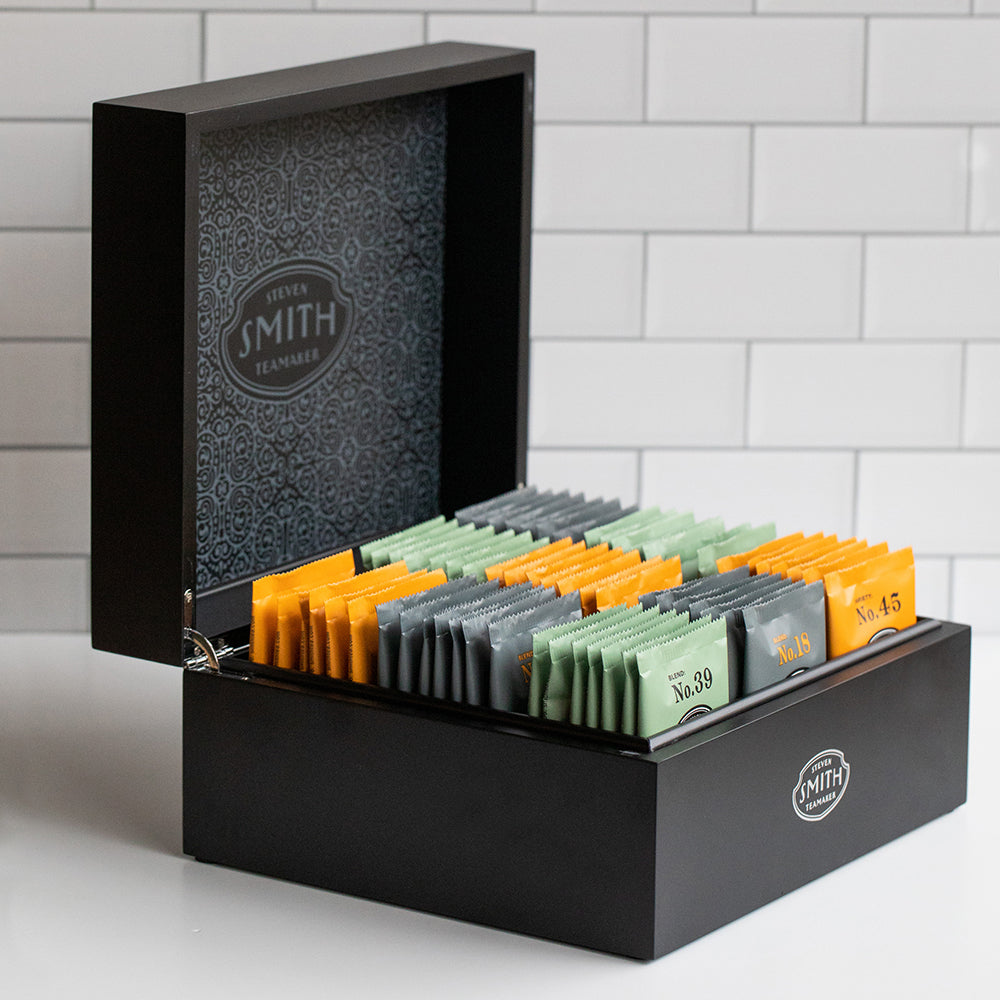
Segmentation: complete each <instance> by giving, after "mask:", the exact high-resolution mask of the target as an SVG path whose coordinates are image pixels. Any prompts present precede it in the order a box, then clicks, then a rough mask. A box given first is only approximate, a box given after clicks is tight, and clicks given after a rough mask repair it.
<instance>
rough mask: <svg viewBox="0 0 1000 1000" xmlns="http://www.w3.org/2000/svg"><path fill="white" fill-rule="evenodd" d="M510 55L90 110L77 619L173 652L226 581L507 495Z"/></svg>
mask: <svg viewBox="0 0 1000 1000" xmlns="http://www.w3.org/2000/svg"><path fill="white" fill-rule="evenodd" d="M533 72H534V56H533V53H531V52H529V51H525V50H520V49H507V48H496V47H492V46H482V45H466V44H459V43H450V42H449V43H442V44H438V45H428V46H421V47H418V48H413V49H404V50H399V51H396V52H386V53H380V54H377V55H372V56H364V57H359V58H354V59H345V60H339V61H336V62H329V63H322V64H317V65H312V66H305V67H301V68H297V69H289V70H279V71H276V72H271V73H263V74H259V75H254V76H248V77H242V78H237V79H232V80H222V81H217V82H211V83H204V84H198V85H195V86H190V87H182V88H177V89H173V90H166V91H159V92H156V93H150V94H143V95H138V96H134V97H126V98H121V99H119V100H111V101H101V102H99V103H97V104H95V105H94V126H93V128H94V136H93V237H92V240H93V261H92V269H93V272H92V273H93V277H92V291H93V296H92V326H93V330H92V385H93V389H92V408H93V410H92V486H91V493H92V543H91V545H92V566H91V569H92V601H91V603H92V612H91V614H92V633H93V644H94V646H95V647H96V648H99V649H105V650H109V651H111V652H116V653H123V654H126V655H131V656H138V657H142V658H145V659H151V660H158V661H161V662H165V663H173V664H180V663H181V662H182V660H183V647H184V644H183V639H182V635H183V628H184V626H185V625H188V626H191V627H194V628H196V629H197V630H198V631H199V632H202V633H203V634H205V635H208V636H219V635H224V634H226V633H227V632H229V631H230V630H234V629H238V628H240V627H242V626H245V625H246V624H247V623H248V621H249V611H250V581H251V580H252V579H253V578H254V577H255V576H261V575H264V574H266V573H269V572H274V571H279V570H282V569H285V568H288V567H289V566H292V565H295V564H298V563H301V562H304V561H307V560H309V559H311V558H316V557H318V556H321V555H323V554H326V553H329V552H332V551H335V550H337V549H342V548H345V547H347V546H350V545H356V544H358V543H360V542H362V541H364V540H366V539H368V538H371V537H375V536H377V535H381V534H384V533H386V532H390V531H394V530H397V529H398V528H401V527H405V526H407V525H409V524H413V523H416V522H418V521H420V520H423V519H425V518H427V517H430V516H433V515H434V514H437V513H438V512H445V513H451V512H452V511H454V510H455V509H456V508H458V507H461V506H464V505H466V504H468V503H472V502H474V501H476V500H478V499H481V498H483V497H487V496H491V495H494V494H497V493H500V492H503V491H505V490H508V489H510V488H512V487H513V486H515V485H517V484H518V483H520V482H522V481H523V480H524V476H525V462H526V449H527V349H528V315H527V314H528V275H529V264H530V261H529V241H530V224H531V219H530V198H531V156H532V94H533Z"/></svg>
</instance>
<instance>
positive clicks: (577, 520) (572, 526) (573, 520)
mask: <svg viewBox="0 0 1000 1000" xmlns="http://www.w3.org/2000/svg"><path fill="white" fill-rule="evenodd" d="M631 509H632V510H634V509H635V508H631ZM621 513H622V505H621V502H620V501H619V500H601V499H598V500H588V501H586V502H584V503H583V504H581V505H580V506H579V507H576V508H574V509H571V510H564V511H561V512H559V513H556V514H549V515H548V516H546V517H544V518H541V519H539V520H537V521H536V522H535V526H534V530H535V531H536V532H537V533H538V534H542V535H548V536H549V537H550V538H567V537H568V538H572V539H573V541H574V542H579V541H582V540H583V536H584V532H585V531H586V529H587V528H591V527H593V526H594V525H595V524H603V523H605V522H606V521H607V520H608V519H609V518H614V517H618V516H619V515H620V514H621Z"/></svg>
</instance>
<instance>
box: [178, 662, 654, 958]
mask: <svg viewBox="0 0 1000 1000" xmlns="http://www.w3.org/2000/svg"><path fill="white" fill-rule="evenodd" d="M655 780H656V775H655V769H654V768H653V766H652V765H651V764H649V763H648V762H646V761H642V760H636V759H634V758H632V759H629V758H626V757H623V756H620V755H615V754H609V753H600V752H593V751H586V750H581V749H578V748H571V747H567V746H564V745H560V744H559V743H556V742H552V741H545V740H538V739H527V738H524V737H523V736H520V735H517V734H514V733H509V732H502V731H495V730H489V729H485V728H478V727H473V726H469V725H461V724H455V723H453V722H447V721H441V720H440V719H435V718H431V717H429V716H420V715H410V714H406V713H402V712H394V711H387V710H384V709H380V708H378V707H374V706H372V705H371V704H366V703H363V702H354V701H351V700H347V699H335V698H326V697H319V696H310V695H307V694H303V693H302V692H301V691H294V690H291V689H288V688H282V687H277V686H268V685H265V684H261V683H254V682H245V681H241V680H238V679H233V678H228V677H226V676H225V675H221V676H220V675H211V674H202V673H194V672H190V671H189V672H186V673H185V678H184V850H185V852H186V853H188V854H193V855H194V856H195V857H197V858H199V859H201V860H203V861H210V862H215V863H220V864H225V865H230V866H233V867H237V868H243V869H247V870H249V871H253V872H260V873H262V874H267V875H273V876H278V877H281V878H287V879H292V880H295V881H298V882H304V883H308V884H312V885H317V886H321V887H323V888H328V889H335V890H338V891H341V892H346V893H350V894H352V895H357V896H363V897H367V898H370V899H376V900H380V901H384V902H390V903H395V904H399V905H402V906H408V907H414V908H417V909H421V910H426V911H429V912H433V913H439V914H443V915H446V916H452V917H458V918H461V919H464V920H471V921H475V922H477V923H482V924H488V925H492V926H495V927H500V928H504V929H509V930H515V931H519V932H522V933H527V934H533V935H538V936H541V937H548V938H553V939H556V940H560V941H566V942H570V943H573V944H578V945H583V946H586V947H592V948H598V949H601V950H605V951H612V952H619V953H622V954H627V955H636V956H640V957H649V955H650V948H651V942H652V926H653V925H652V916H653V852H652V847H653V822H654V806H655V801H654V790H655Z"/></svg>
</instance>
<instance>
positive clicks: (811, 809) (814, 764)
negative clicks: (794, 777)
mask: <svg viewBox="0 0 1000 1000" xmlns="http://www.w3.org/2000/svg"><path fill="white" fill-rule="evenodd" d="M850 777H851V765H850V764H848V763H847V761H846V760H845V759H844V754H843V752H842V751H840V750H823V751H822V752H821V753H818V754H816V756H815V757H813V758H812V760H810V761H809V763H808V764H806V766H805V767H804V768H802V770H801V771H800V772H799V781H798V784H797V785H796V786H795V789H794V790H793V792H792V805H793V806H794V808H795V812H796V814H797V815H798V816H799V818H800V819H804V820H806V821H807V822H810V823H814V822H816V821H817V820H821V819H823V818H825V817H826V816H829V815H830V813H831V812H833V810H834V809H835V808H836V807H837V804H838V803H839V802H840V800H841V799H842V798H843V797H844V792H845V791H847V782H848V780H849V779H850Z"/></svg>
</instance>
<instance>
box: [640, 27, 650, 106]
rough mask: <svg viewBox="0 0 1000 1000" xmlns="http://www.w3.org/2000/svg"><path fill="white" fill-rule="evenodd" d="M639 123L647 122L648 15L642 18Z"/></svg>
mask: <svg viewBox="0 0 1000 1000" xmlns="http://www.w3.org/2000/svg"><path fill="white" fill-rule="evenodd" d="M640 120H641V121H643V122H648V121H649V15H648V14H645V15H643V18H642V108H641V119H640Z"/></svg>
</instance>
